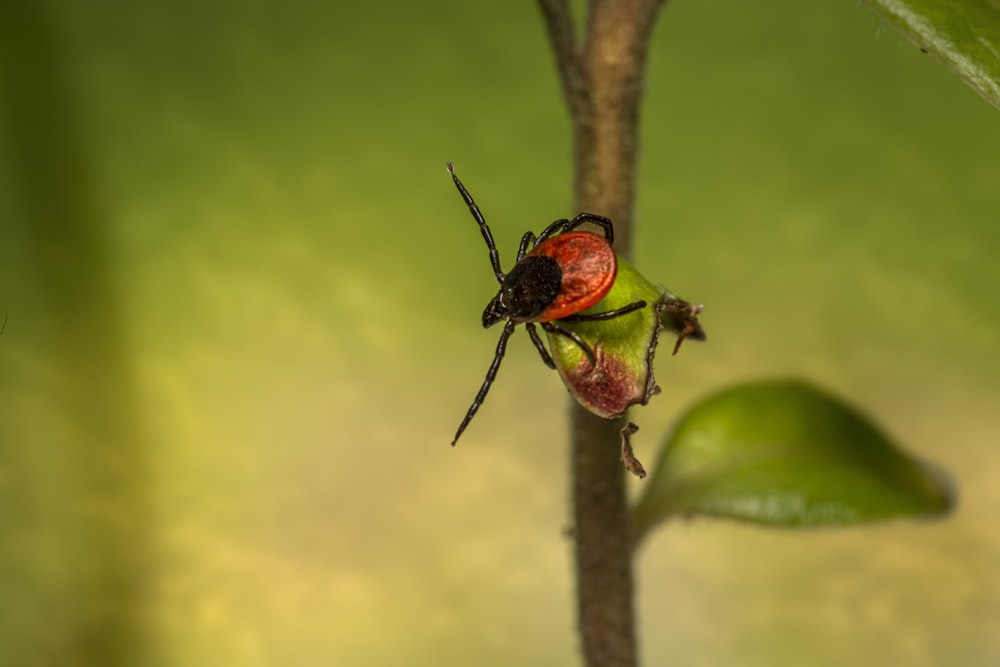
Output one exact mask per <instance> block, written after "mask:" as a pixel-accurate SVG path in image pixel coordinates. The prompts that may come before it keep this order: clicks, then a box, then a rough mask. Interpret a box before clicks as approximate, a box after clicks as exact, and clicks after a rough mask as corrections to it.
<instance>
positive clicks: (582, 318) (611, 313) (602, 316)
mask: <svg viewBox="0 0 1000 667" xmlns="http://www.w3.org/2000/svg"><path fill="white" fill-rule="evenodd" d="M645 307H646V302H645V301H636V302H635V303H630V304H629V305H627V306H622V307H621V308H616V309H614V310H608V311H606V312H603V313H591V314H589V315H584V314H581V313H576V314H574V315H567V316H566V317H562V318H560V320H561V321H563V322H597V321H600V320H610V319H612V318H614V317H619V316H621V315H627V314H628V313H631V312H633V311H636V310H639V309H640V308H645Z"/></svg>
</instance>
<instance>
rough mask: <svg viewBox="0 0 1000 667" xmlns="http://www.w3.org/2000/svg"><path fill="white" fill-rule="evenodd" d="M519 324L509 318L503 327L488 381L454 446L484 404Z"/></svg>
mask: <svg viewBox="0 0 1000 667" xmlns="http://www.w3.org/2000/svg"><path fill="white" fill-rule="evenodd" d="M515 326H517V324H516V323H514V322H512V321H511V320H507V324H505V325H504V327H503V332H502V333H501V334H500V342H499V343H497V352H496V354H495V355H494V356H493V363H492V364H490V369H489V370H488V371H486V381H485V382H483V386H482V387H480V388H479V393H478V394H476V398H475V399H473V401H472V405H471V406H470V407H469V411H468V412H466V413H465V419H463V420H462V423H461V424H460V425H459V427H458V431H456V432H455V439H454V440H452V441H451V446H452V447H454V446H455V443H456V442H458V439H459V438H460V437H461V435H462V431H464V430H465V427H466V426H468V425H469V422H470V421H472V417H473V416H475V414H476V411H477V410H478V409H479V406H480V405H482V404H483V400H485V399H486V393H487V392H488V391H489V390H490V385H492V384H493V380H495V379H496V377H497V371H498V370H500V362H501V361H502V360H503V355H504V353H505V352H506V351H507V339H508V338H510V335H511V334H512V333H513V332H514V327H515Z"/></svg>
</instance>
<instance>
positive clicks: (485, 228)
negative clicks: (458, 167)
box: [448, 162, 504, 285]
mask: <svg viewBox="0 0 1000 667" xmlns="http://www.w3.org/2000/svg"><path fill="white" fill-rule="evenodd" d="M448 173H450V174H451V180H453V181H455V187H456V188H458V192H459V194H460V195H462V199H464V200H465V204H466V205H467V206H468V207H469V211H470V212H471V213H472V217H473V218H475V219H476V222H478V223H479V231H481V232H482V233H483V239H485V240H486V247H487V248H489V250H490V264H492V265H493V273H495V274H496V276H497V281H498V282H499V283H500V284H501V285H502V284H503V279H504V273H503V271H502V270H501V269H500V253H498V252H497V246H496V243H494V242H493V234H492V233H491V232H490V226H489V225H487V224H486V220H485V219H484V218H483V214H482V213H480V211H479V207H478V206H476V202H474V201H473V200H472V195H470V194H469V191H468V190H466V189H465V186H464V185H462V181H460V180H458V176H456V175H455V166H454V165H453V164H452V163H451V162H449V163H448Z"/></svg>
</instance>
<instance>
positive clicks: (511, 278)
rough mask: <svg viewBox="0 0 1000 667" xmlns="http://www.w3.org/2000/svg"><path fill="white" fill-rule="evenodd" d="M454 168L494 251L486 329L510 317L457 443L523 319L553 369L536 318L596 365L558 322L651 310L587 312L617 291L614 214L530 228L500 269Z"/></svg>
mask: <svg viewBox="0 0 1000 667" xmlns="http://www.w3.org/2000/svg"><path fill="white" fill-rule="evenodd" d="M448 172H449V173H450V174H451V178H452V180H453V181H455V187H457V188H458V192H459V194H461V195H462V199H464V200H465V203H466V205H467V206H468V207H469V211H470V212H471V213H472V217H473V218H475V220H476V222H477V223H478V224H479V231H480V232H482V234H483V239H484V240H485V241H486V247H487V248H488V249H489V251H490V264H492V266H493V273H494V274H495V275H496V278H497V282H498V283H500V290H499V291H498V292H497V294H496V296H494V297H493V298H492V299H490V302H489V303H488V304H487V305H486V309H485V310H484V311H483V327H484V328H489V327H491V326H493V325H494V324H497V323H498V322H501V321H503V320H506V321H507V322H506V324H504V327H503V331H502V332H501V333H500V341H499V342H498V343H497V349H496V354H495V355H494V356H493V363H492V364H490V368H489V370H488V371H487V372H486V380H485V381H484V382H483V385H482V387H480V388H479V393H477V394H476V398H475V399H474V400H473V401H472V405H471V406H470V407H469V411H468V412H467V413H466V414H465V418H464V419H463V420H462V423H461V424H460V425H459V427H458V431H457V432H456V433H455V439H454V440H452V441H451V444H452V445H453V446H454V445H455V443H456V442H458V439H459V438H460V437H461V435H462V432H463V431H465V427H466V426H468V425H469V422H470V421H472V418H473V416H475V414H476V411H478V410H479V406H480V405H482V403H483V401H484V400H485V399H486V394H487V393H488V392H489V390H490V386H491V385H492V384H493V381H494V380H495V379H496V376H497V371H498V370H499V369H500V362H501V361H502V360H503V356H504V353H505V352H506V351H507V339H508V338H510V335H511V334H512V333H514V328H515V327H516V326H517V325H518V324H523V325H524V327H525V329H527V330H528V336H529V337H530V338H531V342H532V343H534V345H535V348H536V349H537V350H538V354H539V355H540V356H541V357H542V361H543V362H545V365H546V366H548V367H549V368H552V369H554V368H555V367H556V366H555V363H553V361H552V357H551V356H550V355H549V352H548V351H547V350H546V349H545V346H544V345H543V344H542V340H541V338H539V336H538V331H537V330H536V328H535V323H537V324H538V325H539V326H541V327H542V329H544V330H545V331H547V332H548V333H550V334H555V335H560V336H566V337H567V338H569V339H570V340H572V341H573V342H574V343H575V344H576V345H578V346H580V349H581V350H582V351H583V353H584V354H585V355H586V357H587V360H588V361H589V362H590V365H591V367H595V366H596V357H595V356H594V351H593V350H592V349H591V347H590V345H589V344H587V342H586V341H584V340H583V339H582V338H581V337H580V336H579V335H578V334H577V333H575V332H573V331H570V330H569V329H567V328H565V327H563V326H560V325H559V322H582V321H595V320H609V319H611V318H614V317H620V316H622V315H626V314H628V313H631V312H633V311H636V310H639V309H641V308H645V307H646V302H645V301H636V302H634V303H630V304H628V305H626V306H623V307H621V308H617V309H615V310H609V311H606V312H603V313H589V314H582V313H581V311H584V310H587V309H588V308H590V307H591V306H594V305H596V304H597V303H598V302H600V301H601V299H603V298H604V296H605V295H606V294H607V293H608V291H610V290H611V286H612V285H613V284H614V282H615V277H616V275H617V273H618V256H617V255H616V254H615V251H614V248H613V247H612V243H614V226H613V225H612V223H611V221H610V220H609V219H607V218H605V217H603V216H600V215H595V214H593V213H581V214H579V215H578V216H576V217H575V218H573V219H572V220H565V219H563V220H556V221H555V222H553V223H552V224H551V225H549V226H548V227H546V228H545V229H543V230H542V233H541V234H539V235H538V236H537V237H536V236H535V235H534V233H532V232H530V231H529V232H525V233H524V236H522V237H521V245H520V247H519V248H518V250H517V260H516V261H515V263H514V266H513V267H512V268H511V270H510V271H508V272H507V273H504V272H503V270H502V269H501V268H500V254H499V253H498V252H497V248H496V244H495V243H494V242H493V234H492V233H491V232H490V227H489V225H487V224H486V220H485V219H483V214H482V213H481V212H480V211H479V207H478V206H476V203H475V201H473V199H472V196H471V195H470V194H469V192H468V190H466V189H465V186H464V185H462V181H460V180H459V179H458V176H456V175H455V168H454V166H453V165H452V164H451V163H450V162H449V163H448ZM586 223H592V224H594V225H597V226H598V227H600V228H601V230H602V231H603V235H601V234H595V233H593V232H588V231H574V230H576V229H577V228H578V227H580V226H581V225H583V224H586Z"/></svg>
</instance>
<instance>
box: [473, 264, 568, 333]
mask: <svg viewBox="0 0 1000 667" xmlns="http://www.w3.org/2000/svg"><path fill="white" fill-rule="evenodd" d="M560 289H562V269H560V268H559V264H558V263H557V262H556V261H555V260H554V259H552V258H551V257H546V256H544V255H528V256H527V257H524V258H522V259H521V261H519V262H518V263H517V264H515V265H514V268H513V269H511V270H510V273H508V274H507V275H506V276H504V280H503V285H501V287H500V291H499V292H497V295H496V296H495V297H493V298H492V299H491V300H490V302H489V303H488V304H487V305H486V310H484V311H483V326H484V327H489V326H492V325H494V324H496V323H497V322H499V321H501V320H505V319H508V318H509V319H511V320H514V321H515V322H537V321H539V319H540V316H541V315H542V313H544V312H545V309H546V308H548V307H549V305H551V304H552V302H553V301H555V299H556V297H557V296H559V291H560Z"/></svg>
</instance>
